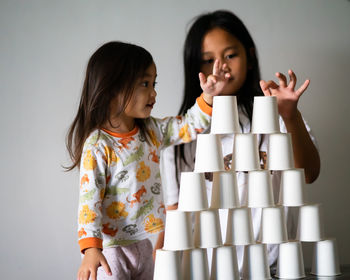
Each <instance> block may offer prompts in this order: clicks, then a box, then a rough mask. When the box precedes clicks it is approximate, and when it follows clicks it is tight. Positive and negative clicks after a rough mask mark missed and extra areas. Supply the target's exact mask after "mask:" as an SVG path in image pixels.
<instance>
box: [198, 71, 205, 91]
mask: <svg viewBox="0 0 350 280" xmlns="http://www.w3.org/2000/svg"><path fill="white" fill-rule="evenodd" d="M198 76H199V83H200V85H201V87H202V88H203V86H204V85H205V83H206V82H207V78H206V77H205V75H204V74H203V73H202V72H200V73H199V74H198Z"/></svg>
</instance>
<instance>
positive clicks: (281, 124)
mask: <svg viewBox="0 0 350 280" xmlns="http://www.w3.org/2000/svg"><path fill="white" fill-rule="evenodd" d="M303 121H304V124H305V127H306V130H307V132H308V133H309V135H310V138H311V140H312V142H313V143H314V145H315V147H316V149H317V150H319V148H318V144H317V140H316V137H315V136H314V134H313V132H312V130H311V128H310V126H309V125H308V123H307V122H306V120H305V119H304V117H303ZM279 122H280V130H281V132H282V133H287V128H286V125H285V123H284V121H283V119H282V117H281V116H280V118H279Z"/></svg>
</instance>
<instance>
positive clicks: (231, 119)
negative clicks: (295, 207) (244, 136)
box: [210, 96, 239, 134]
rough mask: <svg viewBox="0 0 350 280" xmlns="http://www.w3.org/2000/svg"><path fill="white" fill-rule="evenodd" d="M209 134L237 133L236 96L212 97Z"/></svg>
mask: <svg viewBox="0 0 350 280" xmlns="http://www.w3.org/2000/svg"><path fill="white" fill-rule="evenodd" d="M210 133H212V134H229V133H239V119H238V110H237V99H236V96H215V97H214V99H213V113H212V120H211V131H210Z"/></svg>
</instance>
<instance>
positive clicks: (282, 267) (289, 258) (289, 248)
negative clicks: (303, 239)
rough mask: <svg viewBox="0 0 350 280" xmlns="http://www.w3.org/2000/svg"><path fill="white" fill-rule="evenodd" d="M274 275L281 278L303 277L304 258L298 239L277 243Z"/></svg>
mask: <svg viewBox="0 0 350 280" xmlns="http://www.w3.org/2000/svg"><path fill="white" fill-rule="evenodd" d="M276 276H277V277H278V278H283V279H298V278H303V277H305V269H304V259H303V253H302V249H301V244H300V242H299V241H290V242H287V243H282V244H280V245H279V253H278V259H277V272H276Z"/></svg>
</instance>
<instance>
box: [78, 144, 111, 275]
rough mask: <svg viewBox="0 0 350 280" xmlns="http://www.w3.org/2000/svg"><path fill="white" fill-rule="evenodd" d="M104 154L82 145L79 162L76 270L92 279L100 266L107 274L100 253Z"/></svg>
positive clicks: (104, 178)
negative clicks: (81, 255) (78, 257)
mask: <svg viewBox="0 0 350 280" xmlns="http://www.w3.org/2000/svg"><path fill="white" fill-rule="evenodd" d="M105 167H106V164H105V156H104V154H103V152H102V151H101V150H99V149H98V148H96V147H95V146H94V145H89V144H86V145H85V146H84V151H83V155H82V161H81V164H80V196H79V231H78V235H79V245H80V249H81V252H82V253H84V258H83V260H82V263H81V266H80V268H79V270H78V279H79V280H88V279H89V277H90V276H91V279H93V280H95V279H96V275H97V268H98V267H99V266H100V265H102V266H103V268H104V269H105V271H106V273H107V274H109V275H110V273H111V272H110V268H109V266H108V263H107V261H106V259H105V257H104V255H103V254H102V236H101V219H102V213H101V209H100V207H101V204H102V197H103V195H101V194H102V193H104V191H105V187H106V176H105V175H106V174H105V172H106V171H105V170H106V168H105Z"/></svg>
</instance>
